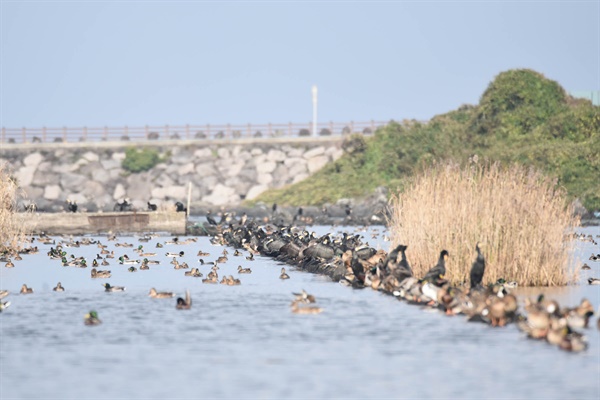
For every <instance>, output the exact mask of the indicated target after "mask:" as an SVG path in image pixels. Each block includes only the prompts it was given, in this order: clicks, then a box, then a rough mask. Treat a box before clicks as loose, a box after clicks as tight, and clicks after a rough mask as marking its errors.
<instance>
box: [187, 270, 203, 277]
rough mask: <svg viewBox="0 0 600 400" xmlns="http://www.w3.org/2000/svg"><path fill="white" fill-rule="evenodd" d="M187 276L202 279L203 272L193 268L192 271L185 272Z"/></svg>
mask: <svg viewBox="0 0 600 400" xmlns="http://www.w3.org/2000/svg"><path fill="white" fill-rule="evenodd" d="M184 275H185V276H193V277H194V278H200V277H202V272H200V270H199V269H198V268H192V269H191V270H190V271H185V272H184Z"/></svg>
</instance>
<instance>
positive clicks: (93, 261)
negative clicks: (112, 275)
mask: <svg viewBox="0 0 600 400" xmlns="http://www.w3.org/2000/svg"><path fill="white" fill-rule="evenodd" d="M92 267H98V260H97V259H95V258H94V259H93V260H92Z"/></svg>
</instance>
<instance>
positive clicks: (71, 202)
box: [67, 199, 77, 212]
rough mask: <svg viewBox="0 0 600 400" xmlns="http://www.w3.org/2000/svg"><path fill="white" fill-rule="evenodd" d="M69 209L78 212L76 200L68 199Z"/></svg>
mask: <svg viewBox="0 0 600 400" xmlns="http://www.w3.org/2000/svg"><path fill="white" fill-rule="evenodd" d="M67 209H68V210H69V211H70V212H77V203H76V202H75V200H71V199H67Z"/></svg>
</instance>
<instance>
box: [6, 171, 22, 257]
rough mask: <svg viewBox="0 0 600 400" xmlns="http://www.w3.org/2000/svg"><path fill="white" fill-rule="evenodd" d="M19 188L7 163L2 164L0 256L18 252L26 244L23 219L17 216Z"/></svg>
mask: <svg viewBox="0 0 600 400" xmlns="http://www.w3.org/2000/svg"><path fill="white" fill-rule="evenodd" d="M19 191H20V189H19V187H18V184H17V182H16V181H15V179H14V178H13V177H12V176H11V174H10V173H9V170H8V168H7V166H6V164H5V163H0V254H4V253H9V252H15V251H18V250H19V249H20V248H21V247H22V245H23V244H24V243H25V239H26V235H27V232H26V231H25V228H24V224H23V223H22V217H21V218H19V216H18V215H17V198H18V194H19Z"/></svg>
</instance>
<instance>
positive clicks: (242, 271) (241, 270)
mask: <svg viewBox="0 0 600 400" xmlns="http://www.w3.org/2000/svg"><path fill="white" fill-rule="evenodd" d="M237 270H238V274H251V273H252V270H251V269H250V268H242V266H241V265H238V268H237Z"/></svg>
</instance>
